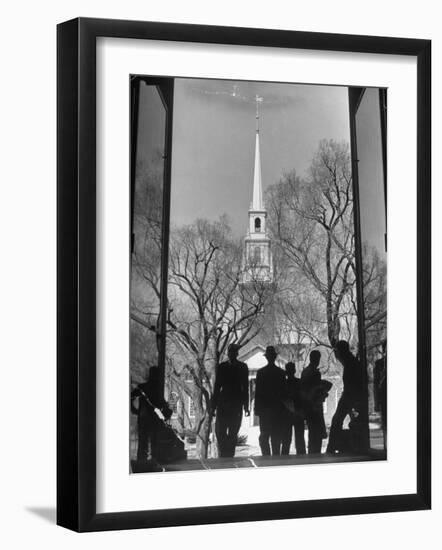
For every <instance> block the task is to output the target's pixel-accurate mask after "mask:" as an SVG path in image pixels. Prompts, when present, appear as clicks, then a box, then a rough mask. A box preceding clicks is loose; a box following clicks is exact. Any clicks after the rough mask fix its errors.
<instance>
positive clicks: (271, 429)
mask: <svg viewBox="0 0 442 550" xmlns="http://www.w3.org/2000/svg"><path fill="white" fill-rule="evenodd" d="M264 356H265V358H266V359H267V365H266V366H265V367H263V368H262V369H259V371H258V372H257V374H256V391H255V414H256V415H257V416H259V430H260V435H259V445H260V447H261V452H262V455H263V456H268V455H270V444H271V454H272V455H273V456H277V455H280V454H281V442H282V435H283V430H284V426H285V422H284V420H285V418H284V417H285V408H284V399H285V398H286V380H285V373H284V371H283V370H282V369H280V368H279V367H278V366H277V365H276V364H275V360H276V357H277V356H278V354H277V353H276V350H275V348H274V347H273V346H267V348H266V351H265V353H264Z"/></svg>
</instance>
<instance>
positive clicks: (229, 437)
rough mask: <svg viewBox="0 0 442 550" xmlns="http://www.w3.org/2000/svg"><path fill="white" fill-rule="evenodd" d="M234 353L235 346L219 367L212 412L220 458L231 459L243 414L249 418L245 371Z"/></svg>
mask: <svg viewBox="0 0 442 550" xmlns="http://www.w3.org/2000/svg"><path fill="white" fill-rule="evenodd" d="M238 352H239V346H238V345H237V344H230V346H229V348H228V351H227V356H228V361H225V362H223V363H220V364H219V366H218V369H217V373H216V381H215V388H214V392H213V399H212V409H213V412H214V414H216V421H215V433H216V438H217V441H218V451H219V456H221V457H233V456H235V447H236V442H237V438H238V432H239V429H240V427H241V420H242V413H243V410H244V412H245V415H246V416H249V369H248V367H247V365H246V364H245V363H242V362H241V361H238Z"/></svg>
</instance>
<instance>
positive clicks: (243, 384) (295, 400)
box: [131, 340, 386, 460]
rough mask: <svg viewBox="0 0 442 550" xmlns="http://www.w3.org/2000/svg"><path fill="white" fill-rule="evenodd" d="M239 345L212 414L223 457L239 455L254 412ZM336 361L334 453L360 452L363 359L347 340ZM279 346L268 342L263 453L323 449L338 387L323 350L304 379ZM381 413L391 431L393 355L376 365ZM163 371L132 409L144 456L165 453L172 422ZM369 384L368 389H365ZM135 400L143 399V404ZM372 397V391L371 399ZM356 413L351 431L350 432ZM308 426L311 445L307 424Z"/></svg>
mask: <svg viewBox="0 0 442 550" xmlns="http://www.w3.org/2000/svg"><path fill="white" fill-rule="evenodd" d="M239 349H240V347H239V345H237V344H230V346H229V347H228V352H227V355H228V359H227V361H224V362H222V363H220V364H219V365H218V368H217V372H216V379H215V386H214V392H213V398H212V402H211V409H212V414H213V415H214V416H215V433H216V439H217V444H218V451H219V456H220V457H234V456H235V448H236V445H237V440H238V433H239V430H240V427H241V422H242V417H243V414H245V416H249V415H250V410H249V370H248V367H247V365H246V363H243V362H241V361H239V360H238V354H239ZM334 353H335V357H336V359H337V360H338V361H339V362H340V363H341V364H342V367H343V374H342V381H343V391H342V394H341V396H340V399H339V401H338V403H337V406H336V410H335V413H334V415H333V418H332V421H331V426H330V433H329V437H328V444H327V448H326V452H327V453H329V454H335V453H336V452H347V451H358V450H361V449H362V447H363V432H364V428H363V426H364V422H368V418H365V417H364V387H365V385H366V382H367V381H366V379H364V377H363V372H362V368H361V365H360V362H359V361H358V359H357V358H356V357H355V356H354V355H353V354H352V353H351V351H350V347H349V344H348V342H347V341H345V340H340V341H338V342H337V343H336V345H335V346H334ZM277 356H278V354H277V351H276V349H275V347H273V346H267V348H266V350H265V353H264V357H265V359H266V361H267V364H266V365H265V366H263V367H262V368H261V369H259V370H258V372H257V375H256V386H255V406H254V414H255V415H256V416H258V417H259V430H260V434H259V445H260V448H261V453H262V455H263V456H269V455H273V456H279V455H288V454H290V448H291V444H292V441H293V440H294V447H295V450H296V454H297V455H305V454H315V453H321V450H322V442H323V440H324V439H326V438H327V430H326V426H325V420H324V411H323V404H324V401H325V400H326V399H327V396H328V394H329V391H330V389H331V387H332V384H331V382H329V381H327V380H324V379H323V378H322V376H321V372H320V370H319V365H320V360H321V353H320V352H319V350H313V351H312V352H311V353H310V355H309V364H308V365H307V366H306V367H305V368H304V369H303V371H302V373H301V376H300V377H299V378H298V377H296V366H295V364H294V363H293V362H288V363H287V364H286V365H285V370H283V369H282V368H280V367H279V366H278V365H277V364H276V359H277ZM374 378H375V380H374V382H375V390H376V388H377V394H375V397H376V396H377V397H376V398H377V403H378V406H377V408H378V410H380V411H381V415H382V423H383V428H384V432H385V430H386V353H385V350H384V358H383V359H381V360H379V361H377V362H376V366H375V371H374ZM159 388H160V384H159V369H158V368H157V367H152V368H151V369H150V373H149V380H148V382H146V383H145V384H140V385H139V386H138V387H137V388H136V389H135V390H133V392H132V394H131V398H132V411H133V412H134V413H136V414H137V416H138V439H139V440H138V460H145V459H146V457H147V456H155V454H156V453H157V446H158V441H157V433H158V430H159V428H160V427H161V423H162V420H164V419H165V420H168V419H169V418H170V417H171V415H172V410H171V409H170V408H169V406H168V404H167V402H166V401H165V400H164V398H163V396H162V393H161V392H160V391H159ZM365 389H366V388H365ZM135 398H139V405H138V408H137V409H136V408H135V407H134V406H133V401H134V400H135ZM365 398H366V396H365ZM346 417H349V420H350V423H349V428H350V430H343V423H344V420H345V419H346ZM306 427H307V430H308V438H307V446H306V442H305V437H304V434H305V428H306Z"/></svg>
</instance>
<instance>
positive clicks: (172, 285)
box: [167, 218, 272, 457]
mask: <svg viewBox="0 0 442 550" xmlns="http://www.w3.org/2000/svg"><path fill="white" fill-rule="evenodd" d="M243 273H244V266H243V251H242V246H241V243H240V242H239V241H237V240H235V239H234V238H232V235H231V232H230V228H229V225H228V223H227V220H226V219H225V218H221V219H220V220H219V221H217V222H209V221H207V220H197V221H196V222H195V223H193V224H191V225H189V226H186V227H181V228H179V229H177V230H175V231H173V232H172V234H171V241H170V254H169V284H168V300H169V315H168V321H167V326H168V330H167V350H168V351H167V355H169V354H170V353H171V348H173V353H174V355H175V357H176V356H178V359H177V360H176V361H175V362H174V364H173V366H172V368H173V376H174V378H175V381H178V382H180V383H181V384H182V385H183V386H184V385H185V386H186V389H185V391H186V392H187V393H189V394H190V395H191V397H192V400H193V403H194V409H195V419H194V426H193V429H194V432H195V434H196V436H197V450H198V453H199V455H200V456H201V457H206V456H207V451H208V442H209V435H210V429H211V423H212V416H213V414H212V408H211V401H212V395H213V388H214V381H215V374H216V367H217V365H218V364H219V362H220V360H221V358H222V356H223V354H224V353H225V351H226V349H227V346H228V345H229V343H231V342H236V343H238V344H239V345H245V344H246V343H247V342H249V341H250V340H251V339H252V338H253V337H254V336H256V334H257V333H258V332H259V330H260V327H261V326H262V319H263V312H264V309H265V305H266V303H268V301H269V300H270V297H271V293H272V287H271V285H268V284H262V283H260V282H259V281H258V280H252V281H251V282H250V281H249V283H248V284H247V285H244V284H243V283H242V281H243ZM177 351H178V352H179V353H177Z"/></svg>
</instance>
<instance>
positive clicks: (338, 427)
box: [327, 340, 363, 453]
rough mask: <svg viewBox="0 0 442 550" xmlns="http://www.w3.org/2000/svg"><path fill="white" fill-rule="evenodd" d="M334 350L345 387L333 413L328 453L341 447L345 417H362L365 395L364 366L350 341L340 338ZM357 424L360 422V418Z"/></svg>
mask: <svg viewBox="0 0 442 550" xmlns="http://www.w3.org/2000/svg"><path fill="white" fill-rule="evenodd" d="M334 350H335V356H336V359H337V360H338V361H339V362H340V363H341V364H342V367H343V369H344V370H343V374H342V381H343V385H344V389H343V392H342V395H341V397H340V399H339V402H338V405H337V407H336V411H335V414H334V415H333V419H332V423H331V427H330V437H329V440H328V445H327V452H328V453H335V451H337V450H339V449H340V440H341V436H342V424H343V423H344V420H345V417H346V416H347V415H349V416H350V417H351V418H352V421H353V420H354V419H355V418H358V417H360V410H361V404H362V396H363V387H362V386H363V378H362V368H361V365H360V363H359V361H358V360H357V359H356V357H354V355H353V354H352V353H351V351H350V347H349V345H348V342H346V341H345V340H339V342H338V343H337V344H336V346H335V348H334ZM356 424H358V425H359V424H360V419H359V420H358V421H357V423H356Z"/></svg>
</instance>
